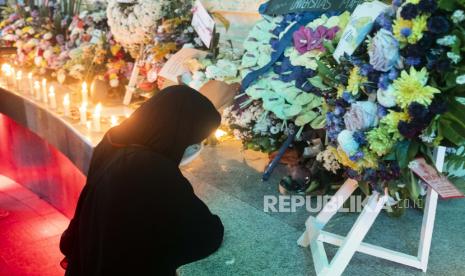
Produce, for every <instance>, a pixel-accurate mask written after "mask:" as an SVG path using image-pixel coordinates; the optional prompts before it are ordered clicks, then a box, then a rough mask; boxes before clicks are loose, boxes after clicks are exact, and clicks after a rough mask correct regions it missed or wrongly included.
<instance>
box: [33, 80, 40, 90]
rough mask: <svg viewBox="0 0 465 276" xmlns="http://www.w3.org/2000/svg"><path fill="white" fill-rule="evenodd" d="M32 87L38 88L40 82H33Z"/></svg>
mask: <svg viewBox="0 0 465 276" xmlns="http://www.w3.org/2000/svg"><path fill="white" fill-rule="evenodd" d="M34 88H35V89H40V82H39V81H35V82H34Z"/></svg>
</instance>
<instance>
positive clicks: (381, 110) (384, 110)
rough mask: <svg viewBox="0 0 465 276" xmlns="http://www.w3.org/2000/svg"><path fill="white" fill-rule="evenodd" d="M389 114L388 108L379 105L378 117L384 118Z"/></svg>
mask: <svg viewBox="0 0 465 276" xmlns="http://www.w3.org/2000/svg"><path fill="white" fill-rule="evenodd" d="M387 114H388V110H387V108H386V107H384V106H382V105H378V116H379V117H380V118H383V117H384V116H386V115H387Z"/></svg>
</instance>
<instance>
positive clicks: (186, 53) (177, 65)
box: [158, 48, 207, 83]
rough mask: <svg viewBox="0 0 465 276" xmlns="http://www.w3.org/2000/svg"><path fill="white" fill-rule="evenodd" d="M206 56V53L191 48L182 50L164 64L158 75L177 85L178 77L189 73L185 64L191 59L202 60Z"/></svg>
mask: <svg viewBox="0 0 465 276" xmlns="http://www.w3.org/2000/svg"><path fill="white" fill-rule="evenodd" d="M206 55H207V52H204V51H200V50H197V49H193V48H182V49H181V50H179V51H178V52H177V53H176V54H174V55H173V56H172V57H171V58H170V59H169V60H168V61H167V62H166V63H165V65H164V66H163V68H161V71H160V73H159V74H158V75H159V76H160V77H163V78H165V79H168V80H170V81H173V82H175V83H178V77H179V76H181V75H182V74H184V73H187V72H189V69H188V68H187V66H186V65H185V62H186V61H187V60H189V59H193V58H204V57H205V56H206Z"/></svg>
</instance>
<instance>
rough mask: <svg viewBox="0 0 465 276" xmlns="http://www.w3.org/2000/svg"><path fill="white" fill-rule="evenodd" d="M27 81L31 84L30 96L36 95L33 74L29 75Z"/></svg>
mask: <svg viewBox="0 0 465 276" xmlns="http://www.w3.org/2000/svg"><path fill="white" fill-rule="evenodd" d="M27 80H28V82H29V94H31V95H34V80H33V79H32V72H29V74H27Z"/></svg>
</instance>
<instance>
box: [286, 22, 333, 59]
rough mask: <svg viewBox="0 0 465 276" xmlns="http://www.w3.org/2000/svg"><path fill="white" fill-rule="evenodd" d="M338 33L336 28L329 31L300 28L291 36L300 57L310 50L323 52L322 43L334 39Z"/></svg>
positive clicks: (320, 28)
mask: <svg viewBox="0 0 465 276" xmlns="http://www.w3.org/2000/svg"><path fill="white" fill-rule="evenodd" d="M338 31H339V27H337V26H336V27H333V28H330V29H328V28H326V27H324V26H318V27H317V28H316V30H313V29H311V28H307V27H304V26H302V27H300V29H299V30H298V31H296V32H295V33H294V34H293V38H294V47H295V48H296V50H297V51H298V52H299V53H300V54H301V55H302V54H305V53H306V52H308V51H311V50H319V51H321V52H325V51H326V48H325V47H324V45H323V42H324V41H325V39H329V40H332V39H334V37H335V36H336V34H337V32H338Z"/></svg>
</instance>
